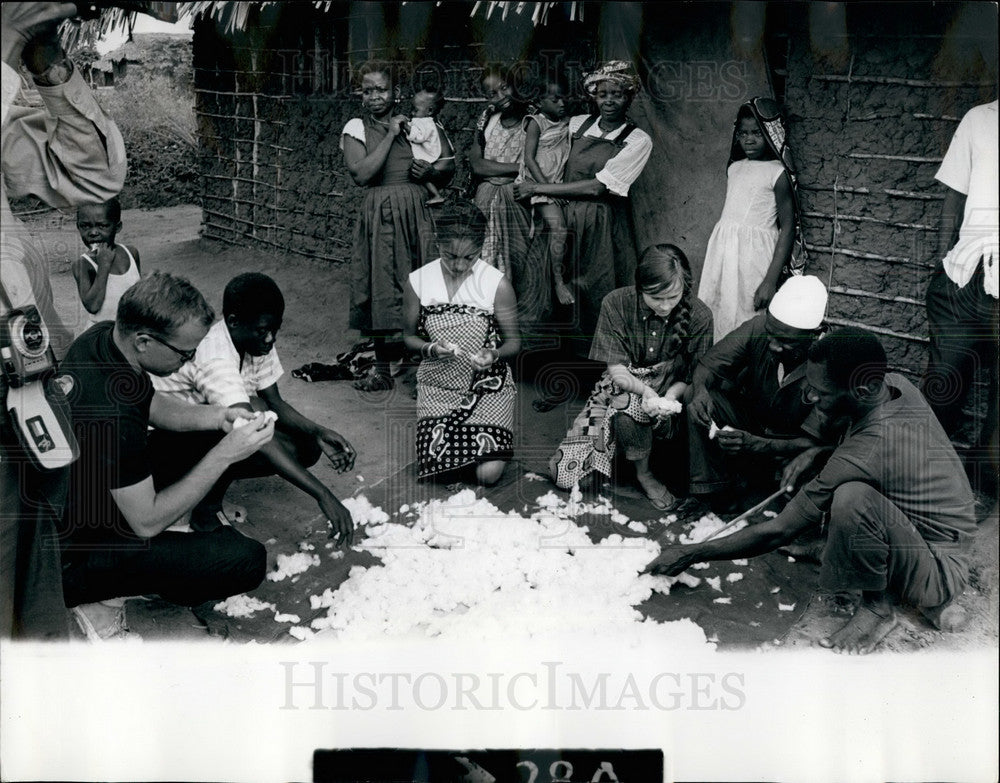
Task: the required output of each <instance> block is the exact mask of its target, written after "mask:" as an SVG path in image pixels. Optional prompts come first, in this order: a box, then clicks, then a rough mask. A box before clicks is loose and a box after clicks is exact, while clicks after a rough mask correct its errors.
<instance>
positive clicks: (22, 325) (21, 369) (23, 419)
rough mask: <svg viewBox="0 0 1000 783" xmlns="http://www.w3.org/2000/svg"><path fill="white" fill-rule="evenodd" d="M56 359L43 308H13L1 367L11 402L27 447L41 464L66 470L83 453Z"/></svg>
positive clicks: (1, 332)
mask: <svg viewBox="0 0 1000 783" xmlns="http://www.w3.org/2000/svg"><path fill="white" fill-rule="evenodd" d="M55 369H56V358H55V354H54V353H53V352H52V347H51V346H50V345H49V330H48V328H47V327H46V326H45V322H44V321H43V320H42V317H41V315H40V314H39V312H38V308H36V307H35V306H34V305H28V306H26V307H22V308H19V309H16V310H11V311H10V312H9V313H7V314H6V315H5V316H3V319H2V321H0V371H2V374H3V379H4V381H5V382H6V385H7V399H6V401H5V405H6V407H7V411H8V412H9V413H10V420H11V423H12V424H13V427H14V430H15V432H16V433H17V437H18V440H19V441H20V442H21V446H22V447H23V448H24V450H25V451H26V452H27V454H28V456H29V457H30V458H31V459H32V461H33V462H35V464H37V465H38V466H39V467H41V468H48V469H54V468H61V467H64V466H65V465H68V464H70V463H71V462H72V461H73V460H75V459H76V458H77V456H79V447H78V446H77V443H76V438H74V436H73V429H72V426H71V425H70V419H69V405H68V403H67V401H66V395H65V393H64V392H63V390H62V388H61V387H60V386H59V385H58V384H57V383H56V382H55V380H54V375H55Z"/></svg>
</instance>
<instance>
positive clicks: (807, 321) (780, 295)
mask: <svg viewBox="0 0 1000 783" xmlns="http://www.w3.org/2000/svg"><path fill="white" fill-rule="evenodd" d="M826 300H827V293H826V286H825V285H823V281H822V280H820V279H819V278H818V277H816V276H815V275H792V277H790V278H788V279H787V280H786V281H785V283H784V285H782V286H781V288H779V289H778V291H777V293H775V295H774V296H773V297H772V298H771V304H769V305H768V307H767V311H768V312H769V313H770V314H771V315H772V316H773V317H774V318H776V319H777V320H779V321H781V323H783V324H785V326H790V327H791V328H793V329H818V328H819V327H820V324H822V323H823V316H824V315H826Z"/></svg>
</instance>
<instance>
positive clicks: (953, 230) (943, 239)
mask: <svg viewBox="0 0 1000 783" xmlns="http://www.w3.org/2000/svg"><path fill="white" fill-rule="evenodd" d="M964 218H965V194H964V193H960V192H959V191H957V190H955V189H954V188H949V187H948V186H947V185H945V194H944V201H943V202H942V204H941V228H940V230H939V231H938V247H937V259H936V262H937V264H938V265H940V263H941V259H943V258H944V257H945V256H946V255H948V251H949V250H951V248H952V247H953V246H954V244H955V242H956V240H957V239H958V231H959V229H961V228H962V220H963V219H964Z"/></svg>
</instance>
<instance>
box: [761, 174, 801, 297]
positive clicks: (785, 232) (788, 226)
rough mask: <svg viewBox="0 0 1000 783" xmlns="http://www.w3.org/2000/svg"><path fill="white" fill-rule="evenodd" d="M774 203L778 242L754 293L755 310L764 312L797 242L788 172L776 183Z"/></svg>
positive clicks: (793, 200) (793, 201)
mask: <svg viewBox="0 0 1000 783" xmlns="http://www.w3.org/2000/svg"><path fill="white" fill-rule="evenodd" d="M774 201H775V205H776V206H777V208H778V241H777V242H776V243H775V245H774V253H773V254H772V256H771V264H770V265H769V266H768V268H767V272H766V274H765V275H764V279H763V280H762V281H761V283H760V285H759V286H757V290H756V291H755V292H754V299H753V306H754V309H755V310H762V309H763V308H765V307H767V306H768V304H770V302H771V298H772V297H773V296H774V293H775V291H777V289H778V280H779V279H780V278H781V268H782V267H783V266H784V265H785V263H786V262H787V261H788V257H789V256H790V255H791V254H792V244H793V243H794V241H795V199H794V198H793V197H792V183H791V182H790V181H789V179H788V172H782V174H781V176H780V177H778V181H777V182H775V183H774Z"/></svg>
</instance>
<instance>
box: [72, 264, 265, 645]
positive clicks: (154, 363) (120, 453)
mask: <svg viewBox="0 0 1000 783" xmlns="http://www.w3.org/2000/svg"><path fill="white" fill-rule="evenodd" d="M214 319H215V314H214V312H213V311H212V308H211V307H209V305H208V303H207V302H206V301H205V299H204V298H203V297H202V295H201V294H200V293H199V292H198V290H197V289H196V288H195V287H194V286H192V285H191V284H190V283H189V282H188V281H187V280H185V279H183V278H179V277H174V276H173V275H169V274H166V273H163V272H156V273H154V274H152V275H149V276H148V277H146V278H143V279H142V280H140V281H139V282H138V283H136V284H135V285H133V286H132V287H131V288H129V289H128V290H127V291H126V292H125V294H124V295H123V296H122V299H121V301H120V303H119V306H118V314H117V319H116V320H115V321H114V322H110V321H108V322H102V323H99V324H97V325H96V326H93V327H91V328H90V329H88V330H87V331H86V332H84V333H83V334H82V335H81V336H80V337H79V338H77V339H76V341H74V343H73V345H72V346H71V347H70V349H69V352H68V353H67V354H66V357H65V359H64V360H63V363H62V365H61V366H60V376H59V378H58V381H59V383H60V385H61V386H62V387H63V389H64V390H65V391H66V394H67V396H68V399H69V402H70V408H71V412H72V417H73V429H74V433H75V434H76V437H77V440H78V442H79V445H80V458H79V459H78V460H77V461H76V462H75V463H74V464H73V466H72V470H71V474H70V486H69V497H68V500H67V503H66V513H65V515H64V519H63V526H62V529H61V531H60V542H59V543H60V545H61V548H62V552H63V592H64V597H65V600H66V605H67V606H69V607H78V608H79V607H81V606H82V605H87V606H86V608H85V609H80V610H79V611H77V612H76V614H77V618H78V620H79V621H80V624H81V626H82V627H83V628H84V629H85V630H88V631H89V632H88V635H90V631H93V632H96V633H97V634H98V635H100V636H103V635H106V634H107V633H112V632H114V631H115V630H118V629H116V628H115V627H114V622H115V621H117V622H120V616H121V607H120V605H116V604H111V605H107V604H105V605H102V604H100V602H104V601H107V600H108V599H114V598H119V597H123V596H133V595H146V594H156V595H159V596H160V597H162V598H164V599H165V600H167V601H171V602H173V603H177V604H181V605H185V606H195V605H197V604H200V603H203V602H205V601H208V600H217V599H222V598H226V597H227V596H230V595H235V594H237V593H242V592H246V591H247V590H252V589H253V588H254V587H256V586H257V585H258V584H260V582H261V581H262V580H263V578H264V572H265V568H266V556H265V551H264V547H263V546H262V545H261V544H260V543H259V542H257V541H254V540H253V539H250V538H247V537H245V536H243V535H241V534H240V533H238V532H236V530H234V529H233V528H231V527H222V528H219V529H217V530H214V531H212V532H189V533H185V532H179V531H172V530H168V528H169V527H170V526H171V525H173V524H174V523H175V522H177V521H179V520H181V519H182V518H183V517H184V516H185V515H186V514H188V512H190V511H191V509H192V508H194V506H195V505H196V504H197V503H198V502H199V501H200V500H201V499H202V498H203V497H204V496H205V494H206V493H207V492H208V491H209V490H210V489H211V488H212V486H213V485H214V484H215V483H216V482H217V481H218V480H219V478H220V477H221V476H222V475H223V473H225V472H226V470H228V469H229V468H230V466H232V465H233V464H234V463H237V462H240V461H242V460H244V459H246V458H247V457H249V456H250V455H251V454H253V453H254V452H256V451H257V450H258V449H259V448H261V447H262V446H264V445H265V444H266V443H268V442H269V441H270V440H271V438H272V437H273V435H274V425H273V423H271V422H268V421H266V420H261V421H256V420H255V421H254V422H253V425H252V426H244V427H237V428H234V427H233V424H234V422H236V421H237V420H239V419H248V418H250V416H251V414H250V413H249V412H246V411H242V410H235V409H232V408H226V407H222V406H214V405H204V406H199V407H197V408H196V407H195V406H191V405H185V404H183V403H180V402H177V401H176V400H173V399H171V398H170V397H168V396H167V395H163V394H160V393H157V392H155V391H154V389H153V385H152V382H151V381H150V375H152V376H165V375H169V374H171V373H173V372H174V371H176V370H177V369H178V368H179V367H181V365H183V364H184V363H186V362H187V361H189V360H190V359H191V358H192V357H193V356H194V354H195V351H196V349H197V348H198V344H199V343H200V342H201V340H202V338H203V337H204V336H205V334H206V333H207V332H208V328H209V326H210V325H211V324H212V322H213V320H214ZM150 424H153V425H155V426H156V427H163V428H166V429H173V430H186V431H191V430H212V431H216V432H219V433H220V434H222V437H221V439H219V440H218V442H217V443H216V445H215V447H214V448H212V449H211V450H210V451H209V452H208V453H206V454H205V455H204V456H203V457H202V459H201V460H200V461H198V462H197V464H195V465H193V466H192V467H191V468H190V470H188V471H187V472H186V473H185V474H184V475H182V476H179V477H178V478H177V480H176V481H175V482H174V483H171V484H170V485H169V486H154V482H153V468H152V466H153V463H154V461H155V459H154V457H155V455H154V454H153V453H152V450H151V448H150V445H149V443H148V436H147V431H148V428H149V425H150ZM102 607H103V608H102ZM81 614H82V615H83V617H81ZM88 623H89V624H90V626H93V627H92V628H90V629H88Z"/></svg>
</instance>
